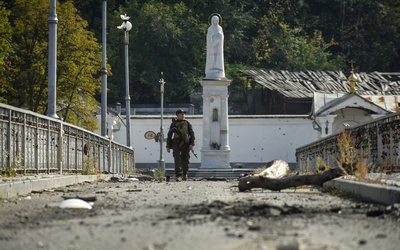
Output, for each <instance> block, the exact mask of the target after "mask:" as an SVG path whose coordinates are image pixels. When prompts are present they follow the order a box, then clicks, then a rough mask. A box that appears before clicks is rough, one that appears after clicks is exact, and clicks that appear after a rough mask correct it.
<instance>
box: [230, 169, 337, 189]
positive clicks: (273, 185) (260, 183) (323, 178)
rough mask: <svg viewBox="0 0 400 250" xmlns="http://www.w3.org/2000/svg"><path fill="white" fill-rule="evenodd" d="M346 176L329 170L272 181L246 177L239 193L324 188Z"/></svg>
mask: <svg viewBox="0 0 400 250" xmlns="http://www.w3.org/2000/svg"><path fill="white" fill-rule="evenodd" d="M342 175H344V172H343V171H342V169H340V168H334V169H329V170H327V171H325V172H323V173H319V174H311V175H295V176H291V177H286V178H282V179H271V178H267V177H264V176H255V175H250V176H245V177H242V178H240V179H239V185H238V186H239V191H241V192H242V191H246V190H250V189H252V188H263V189H269V190H273V191H279V190H282V189H286V188H291V187H298V186H304V185H313V186H322V184H323V183H325V182H327V181H330V180H333V179H335V178H337V177H340V176H342Z"/></svg>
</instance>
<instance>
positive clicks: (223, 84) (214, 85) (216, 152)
mask: <svg viewBox="0 0 400 250" xmlns="http://www.w3.org/2000/svg"><path fill="white" fill-rule="evenodd" d="M200 83H201V85H202V86H203V146H202V148H201V150H200V152H201V166H200V169H202V168H206V169H210V168H212V169H218V168H225V169H226V168H231V167H230V157H229V154H230V151H231V150H230V147H229V124H228V86H229V85H230V83H231V81H230V80H227V79H208V78H204V79H203V80H201V81H200ZM213 145H214V146H215V145H217V147H218V149H213Z"/></svg>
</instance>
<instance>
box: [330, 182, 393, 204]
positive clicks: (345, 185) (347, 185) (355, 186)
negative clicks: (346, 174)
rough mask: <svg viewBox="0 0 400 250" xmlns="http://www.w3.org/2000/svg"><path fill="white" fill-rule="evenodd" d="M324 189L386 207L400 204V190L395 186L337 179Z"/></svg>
mask: <svg viewBox="0 0 400 250" xmlns="http://www.w3.org/2000/svg"><path fill="white" fill-rule="evenodd" d="M323 187H324V188H325V187H326V188H337V189H340V190H343V191H348V192H350V193H352V194H354V195H357V196H359V197H362V198H363V199H366V200H368V201H372V202H376V203H381V204H385V205H392V204H395V203H400V188H397V187H394V186H386V185H379V184H372V183H364V182H358V181H349V180H342V179H335V180H331V181H328V182H325V183H324V184H323Z"/></svg>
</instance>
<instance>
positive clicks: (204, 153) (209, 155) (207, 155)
mask: <svg viewBox="0 0 400 250" xmlns="http://www.w3.org/2000/svg"><path fill="white" fill-rule="evenodd" d="M200 152H201V166H200V168H201V169H217V168H218V169H219V168H229V169H230V168H231V166H230V159H229V153H230V150H222V149H219V150H205V149H201V150H200Z"/></svg>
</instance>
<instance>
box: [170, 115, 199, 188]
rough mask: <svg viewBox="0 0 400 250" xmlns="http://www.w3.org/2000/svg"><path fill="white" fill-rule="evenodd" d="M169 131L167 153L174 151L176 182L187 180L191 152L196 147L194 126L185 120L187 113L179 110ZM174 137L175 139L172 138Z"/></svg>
mask: <svg viewBox="0 0 400 250" xmlns="http://www.w3.org/2000/svg"><path fill="white" fill-rule="evenodd" d="M175 114H176V117H177V118H172V123H171V126H170V127H169V131H168V138H167V152H168V153H169V152H170V150H171V149H172V150H173V156H174V162H175V176H176V180H177V181H180V180H187V173H188V171H189V158H190V151H191V150H193V147H194V140H195V137H194V132H193V128H192V124H191V123H190V122H189V121H188V120H186V119H185V114H186V111H184V110H182V109H178V110H177V111H176V113H175ZM172 136H173V137H172Z"/></svg>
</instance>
